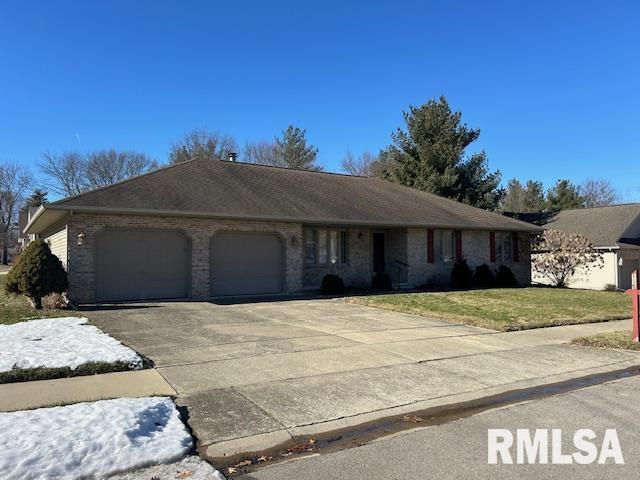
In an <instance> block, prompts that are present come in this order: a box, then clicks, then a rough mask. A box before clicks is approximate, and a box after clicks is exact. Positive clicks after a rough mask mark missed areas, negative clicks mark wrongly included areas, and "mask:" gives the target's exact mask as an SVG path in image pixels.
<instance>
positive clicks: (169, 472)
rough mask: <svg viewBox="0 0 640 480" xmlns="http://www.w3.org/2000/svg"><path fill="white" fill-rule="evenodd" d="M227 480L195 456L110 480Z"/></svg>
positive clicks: (124, 474)
mask: <svg viewBox="0 0 640 480" xmlns="http://www.w3.org/2000/svg"><path fill="white" fill-rule="evenodd" d="M176 478H178V479H179V478H184V479H185V480H225V478H224V476H223V475H222V474H221V473H220V472H219V471H218V470H216V469H215V468H213V467H212V466H211V465H210V464H208V463H207V462H205V461H204V460H202V459H201V458H200V457H196V456H195V455H192V456H189V457H186V458H184V459H182V460H180V461H179V462H176V463H169V464H165V465H155V466H153V467H148V468H142V469H140V470H134V471H132V472H129V473H121V474H119V475H115V476H113V477H110V480H149V479H152V480H153V479H155V480H176Z"/></svg>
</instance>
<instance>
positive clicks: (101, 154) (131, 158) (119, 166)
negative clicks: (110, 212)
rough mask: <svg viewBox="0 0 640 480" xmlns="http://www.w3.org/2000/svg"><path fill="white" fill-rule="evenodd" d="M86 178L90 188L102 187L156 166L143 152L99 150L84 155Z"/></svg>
mask: <svg viewBox="0 0 640 480" xmlns="http://www.w3.org/2000/svg"><path fill="white" fill-rule="evenodd" d="M85 161H86V179H87V182H88V183H89V186H90V188H98V187H104V186H106V185H111V184H112V183H116V182H120V181H122V180H126V179H127V178H130V177H135V176H136V175H141V174H143V173H146V172H148V171H150V170H153V169H155V168H158V164H157V163H156V162H155V161H154V160H152V159H151V158H149V157H148V156H147V155H145V154H144V153H139V152H133V151H124V152H120V151H118V150H114V149H110V150H101V151H98V152H93V153H89V154H88V155H87V157H86V160H85Z"/></svg>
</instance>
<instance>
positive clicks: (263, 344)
mask: <svg viewBox="0 0 640 480" xmlns="http://www.w3.org/2000/svg"><path fill="white" fill-rule="evenodd" d="M86 313H87V315H88V316H89V318H90V319H91V320H92V322H93V323H95V324H96V325H98V326H99V327H100V328H102V329H103V330H104V331H105V332H107V333H109V334H110V335H112V336H114V337H115V338H117V339H119V340H120V341H122V342H123V343H125V344H127V345H129V346H131V347H132V348H134V349H136V350H137V351H138V352H140V353H142V354H144V355H146V356H147V357H149V358H151V359H152V360H153V361H154V362H155V364H156V368H157V370H158V372H159V373H160V374H161V375H162V376H163V377H164V378H165V379H166V380H167V381H168V382H169V383H170V384H171V385H172V386H173V387H174V388H175V389H176V391H177V392H178V394H179V397H178V399H177V403H178V404H180V405H183V406H185V407H187V409H188V412H189V423H190V425H191V427H192V429H193V431H194V434H195V435H196V436H197V438H198V441H199V445H200V450H201V452H202V453H204V454H205V456H207V457H209V458H214V459H219V458H221V457H223V456H226V455H233V454H236V453H242V452H250V451H260V450H263V449H266V448H269V447H273V446H275V445H277V444H279V443H282V442H286V441H290V440H291V439H292V438H295V437H297V436H299V435H308V434H316V433H318V432H326V431H329V430H333V429H336V428H342V427H346V426H351V425H355V424H359V423H363V422H365V421H368V420H372V419H375V418H380V417H382V416H386V415H390V414H394V415H395V414H402V413H403V412H409V411H414V410H419V409H423V408H429V407H431V406H434V405H440V404H443V403H447V402H449V403H451V402H455V401H463V400H465V399H468V398H471V397H479V396H485V395H490V394H493V393H496V392H498V391H505V390H508V389H513V388H522V387H523V386H527V385H530V384H540V383H548V382H551V381H558V380H562V379H566V378H571V377H576V376H581V375H586V374H589V373H593V372H596V371H604V370H613V369H617V368H625V367H627V366H630V365H633V364H636V363H639V362H638V359H639V357H638V356H637V354H634V353H629V352H621V351H620V352H618V351H609V350H602V349H591V348H584V347H575V346H570V345H566V344H564V343H565V342H567V341H568V340H569V339H571V338H573V337H575V336H579V335H584V334H590V333H596V332H599V331H605V330H616V329H620V328H623V326H627V324H628V321H624V322H608V323H602V324H590V325H581V326H571V327H556V328H547V329H539V330H533V331H524V332H514V333H498V332H494V331H491V330H484V329H480V328H475V327H468V326H464V325H457V324H452V323H449V322H445V321H441V320H436V319H429V318H424V317H419V316H414V315H405V314H399V313H393V312H387V311H382V310H376V309H371V308H368V307H363V306H359V305H354V304H350V303H346V302H344V301H342V300H290V301H272V302H263V303H244V304H235V305H217V304H214V303H207V302H173V303H170V302H167V303H153V304H128V305H122V306H111V307H103V308H102V309H98V310H96V311H88V312H86Z"/></svg>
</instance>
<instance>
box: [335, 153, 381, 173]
mask: <svg viewBox="0 0 640 480" xmlns="http://www.w3.org/2000/svg"><path fill="white" fill-rule="evenodd" d="M378 162H379V161H378V157H377V156H376V155H374V154H372V153H370V152H364V153H362V154H361V155H360V156H359V157H356V156H355V155H354V154H353V153H351V152H350V151H348V150H347V153H346V154H345V156H344V158H343V159H342V169H343V170H344V171H345V172H347V173H348V174H349V175H359V176H361V177H374V176H376V173H377V167H378V165H379V163H378Z"/></svg>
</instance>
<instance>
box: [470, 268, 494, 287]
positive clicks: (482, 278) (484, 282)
mask: <svg viewBox="0 0 640 480" xmlns="http://www.w3.org/2000/svg"><path fill="white" fill-rule="evenodd" d="M495 284H496V277H495V276H494V275H493V272H492V271H491V269H490V268H489V265H487V264H486V263H483V264H482V265H478V266H477V267H476V271H475V272H474V273H473V286H474V287H476V288H491V287H494V286H495Z"/></svg>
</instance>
